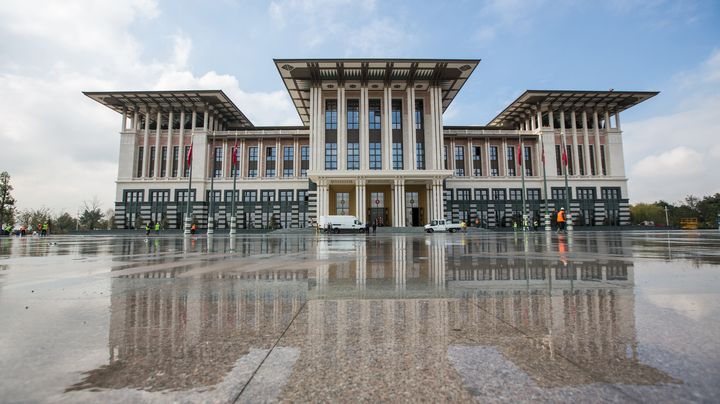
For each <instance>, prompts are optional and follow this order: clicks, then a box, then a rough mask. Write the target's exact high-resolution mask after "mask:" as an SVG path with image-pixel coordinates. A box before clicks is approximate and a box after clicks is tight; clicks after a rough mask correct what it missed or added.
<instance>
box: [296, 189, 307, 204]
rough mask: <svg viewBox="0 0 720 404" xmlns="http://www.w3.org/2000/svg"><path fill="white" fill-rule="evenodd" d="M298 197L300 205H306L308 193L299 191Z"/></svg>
mask: <svg viewBox="0 0 720 404" xmlns="http://www.w3.org/2000/svg"><path fill="white" fill-rule="evenodd" d="M297 196H298V199H297V200H298V202H300V203H304V202H307V201H308V191H305V190H302V191H297Z"/></svg>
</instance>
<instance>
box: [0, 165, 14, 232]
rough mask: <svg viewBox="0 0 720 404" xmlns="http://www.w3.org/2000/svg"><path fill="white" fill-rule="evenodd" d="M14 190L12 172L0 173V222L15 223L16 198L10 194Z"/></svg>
mask: <svg viewBox="0 0 720 404" xmlns="http://www.w3.org/2000/svg"><path fill="white" fill-rule="evenodd" d="M12 190H13V186H12V185H10V174H8V172H7V171H3V172H2V173H0V224H2V223H8V224H14V223H15V198H13V197H12V195H11V194H10V192H11V191H12Z"/></svg>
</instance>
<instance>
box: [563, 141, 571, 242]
mask: <svg viewBox="0 0 720 404" xmlns="http://www.w3.org/2000/svg"><path fill="white" fill-rule="evenodd" d="M562 139H563V154H564V155H565V161H564V162H563V163H564V165H565V226H566V227H565V228H566V229H568V227H569V229H568V230H572V225H570V226H568V223H570V221H571V220H572V219H571V217H572V215H571V214H570V193H569V192H568V189H569V188H568V168H569V166H570V156H569V155H568V154H567V143H566V140H565V132H563V133H562Z"/></svg>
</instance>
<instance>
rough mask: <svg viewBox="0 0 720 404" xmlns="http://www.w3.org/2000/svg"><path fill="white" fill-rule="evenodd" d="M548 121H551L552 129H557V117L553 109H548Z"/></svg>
mask: <svg viewBox="0 0 720 404" xmlns="http://www.w3.org/2000/svg"><path fill="white" fill-rule="evenodd" d="M548 120H549V121H550V122H549V123H550V129H555V116H554V113H553V110H552V108H548Z"/></svg>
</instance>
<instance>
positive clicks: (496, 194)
mask: <svg viewBox="0 0 720 404" xmlns="http://www.w3.org/2000/svg"><path fill="white" fill-rule="evenodd" d="M492 197H493V200H495V201H503V200H505V190H504V189H493V190H492Z"/></svg>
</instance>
